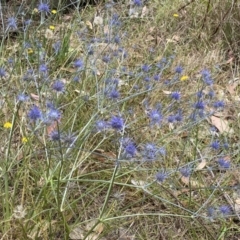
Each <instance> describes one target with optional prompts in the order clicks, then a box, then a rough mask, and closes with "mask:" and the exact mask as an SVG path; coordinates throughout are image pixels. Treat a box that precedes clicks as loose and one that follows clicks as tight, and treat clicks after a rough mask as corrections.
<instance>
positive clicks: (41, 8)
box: [38, 3, 50, 13]
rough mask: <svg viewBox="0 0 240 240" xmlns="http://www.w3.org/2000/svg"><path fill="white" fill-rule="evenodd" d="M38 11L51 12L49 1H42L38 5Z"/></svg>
mask: <svg viewBox="0 0 240 240" xmlns="http://www.w3.org/2000/svg"><path fill="white" fill-rule="evenodd" d="M38 11H39V12H43V13H50V7H49V4H47V3H40V4H39V5H38Z"/></svg>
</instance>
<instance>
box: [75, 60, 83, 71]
mask: <svg viewBox="0 0 240 240" xmlns="http://www.w3.org/2000/svg"><path fill="white" fill-rule="evenodd" d="M73 66H74V67H75V68H78V69H81V70H82V69H83V68H84V62H83V60H81V59H77V60H75V61H74V62H73Z"/></svg>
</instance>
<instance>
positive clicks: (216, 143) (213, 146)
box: [210, 141, 220, 150]
mask: <svg viewBox="0 0 240 240" xmlns="http://www.w3.org/2000/svg"><path fill="white" fill-rule="evenodd" d="M210 147H211V148H212V149H214V150H218V149H219V148H220V143H219V142H218V141H214V142H212V143H211V144H210Z"/></svg>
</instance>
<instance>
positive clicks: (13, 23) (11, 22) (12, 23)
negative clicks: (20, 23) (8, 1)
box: [7, 17, 17, 30]
mask: <svg viewBox="0 0 240 240" xmlns="http://www.w3.org/2000/svg"><path fill="white" fill-rule="evenodd" d="M7 29H14V30H16V29H17V20H16V18H15V17H10V18H8V19H7Z"/></svg>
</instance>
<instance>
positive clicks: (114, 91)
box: [108, 89, 120, 99]
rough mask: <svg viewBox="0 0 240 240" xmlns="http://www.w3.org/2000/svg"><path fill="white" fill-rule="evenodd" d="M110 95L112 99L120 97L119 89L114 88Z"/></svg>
mask: <svg viewBox="0 0 240 240" xmlns="http://www.w3.org/2000/svg"><path fill="white" fill-rule="evenodd" d="M108 97H109V98H111V99H118V98H119V97H120V93H119V91H118V90H117V89H112V90H111V91H110V93H109V94H108Z"/></svg>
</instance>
